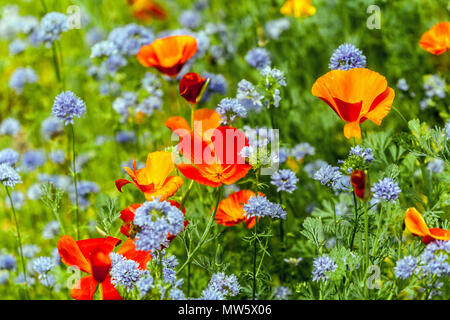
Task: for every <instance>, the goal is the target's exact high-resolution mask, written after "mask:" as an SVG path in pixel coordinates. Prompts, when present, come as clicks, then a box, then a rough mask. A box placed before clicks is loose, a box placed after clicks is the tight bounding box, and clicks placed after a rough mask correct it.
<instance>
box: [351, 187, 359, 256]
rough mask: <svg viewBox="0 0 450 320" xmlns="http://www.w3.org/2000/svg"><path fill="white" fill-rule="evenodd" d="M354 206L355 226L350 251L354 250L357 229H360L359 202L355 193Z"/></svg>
mask: <svg viewBox="0 0 450 320" xmlns="http://www.w3.org/2000/svg"><path fill="white" fill-rule="evenodd" d="M353 205H354V207H355V225H354V226H353V233H352V239H351V240H350V251H351V250H353V243H354V241H355V235H356V229H357V228H358V201H357V200H356V195H355V192H354V191H353Z"/></svg>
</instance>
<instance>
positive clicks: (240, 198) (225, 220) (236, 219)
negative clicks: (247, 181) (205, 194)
mask: <svg viewBox="0 0 450 320" xmlns="http://www.w3.org/2000/svg"><path fill="white" fill-rule="evenodd" d="M254 195H255V193H254V192H253V191H251V190H240V191H237V192H234V193H232V194H230V195H229V196H228V198H226V199H223V200H222V201H220V202H219V207H218V208H217V213H216V220H217V223H218V224H221V225H224V226H227V227H229V226H234V225H237V224H238V223H240V222H245V224H246V225H247V228H249V229H251V228H253V226H254V225H255V217H253V218H248V217H246V216H245V215H244V213H245V212H244V204H247V203H248V200H249V199H250V198H251V197H253V196H254ZM258 195H263V194H262V193H258ZM213 210H214V208H213ZM213 210H212V211H213Z"/></svg>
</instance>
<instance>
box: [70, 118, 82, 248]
mask: <svg viewBox="0 0 450 320" xmlns="http://www.w3.org/2000/svg"><path fill="white" fill-rule="evenodd" d="M70 130H71V132H72V174H73V184H74V187H75V210H76V217H77V240H80V212H79V208H78V178H77V167H76V164H75V158H76V153H75V129H74V126H73V124H71V125H70Z"/></svg>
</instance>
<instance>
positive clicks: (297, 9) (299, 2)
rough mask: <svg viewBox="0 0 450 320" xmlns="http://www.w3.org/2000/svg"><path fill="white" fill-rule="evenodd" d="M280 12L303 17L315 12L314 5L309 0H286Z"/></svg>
mask: <svg viewBox="0 0 450 320" xmlns="http://www.w3.org/2000/svg"><path fill="white" fill-rule="evenodd" d="M280 12H281V13H282V14H284V15H287V16H294V17H296V18H303V17H308V16H312V15H313V14H315V13H316V7H314V6H313V5H312V4H311V0H287V1H286V2H285V3H284V4H283V6H282V7H281V9H280Z"/></svg>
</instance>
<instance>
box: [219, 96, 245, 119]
mask: <svg viewBox="0 0 450 320" xmlns="http://www.w3.org/2000/svg"><path fill="white" fill-rule="evenodd" d="M216 111H217V113H218V114H220V118H221V120H222V123H231V122H233V121H234V120H235V119H236V118H245V117H246V116H247V110H246V109H245V108H244V107H243V106H242V105H241V104H240V103H239V101H238V100H237V99H230V98H225V99H222V100H221V101H220V103H219V105H218V106H217V108H216Z"/></svg>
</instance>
